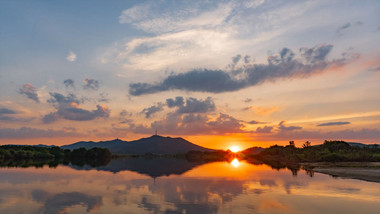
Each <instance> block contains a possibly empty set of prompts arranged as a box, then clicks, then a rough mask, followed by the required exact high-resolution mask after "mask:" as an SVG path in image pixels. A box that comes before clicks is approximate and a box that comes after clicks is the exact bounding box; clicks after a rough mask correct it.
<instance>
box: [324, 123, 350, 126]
mask: <svg viewBox="0 0 380 214" xmlns="http://www.w3.org/2000/svg"><path fill="white" fill-rule="evenodd" d="M347 124H351V123H350V122H329V123H321V124H319V125H318V126H341V125H347Z"/></svg>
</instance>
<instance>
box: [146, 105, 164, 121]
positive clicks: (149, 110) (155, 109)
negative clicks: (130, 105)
mask: <svg viewBox="0 0 380 214" xmlns="http://www.w3.org/2000/svg"><path fill="white" fill-rule="evenodd" d="M162 110H163V104H162V103H157V105H153V106H150V107H148V108H144V109H143V110H142V111H141V113H144V114H145V118H150V116H152V115H153V114H155V113H157V112H159V111H162Z"/></svg>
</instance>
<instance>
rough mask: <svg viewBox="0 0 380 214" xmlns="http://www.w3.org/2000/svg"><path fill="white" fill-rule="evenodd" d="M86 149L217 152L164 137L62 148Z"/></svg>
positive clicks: (181, 139)
mask: <svg viewBox="0 0 380 214" xmlns="http://www.w3.org/2000/svg"><path fill="white" fill-rule="evenodd" d="M81 147H84V148H86V149H91V148H94V147H99V148H107V149H109V150H110V151H111V152H112V154H119V155H125V154H146V153H152V154H181V153H187V152H189V151H191V150H196V151H215V150H214V149H209V148H205V147H202V146H199V145H196V144H194V143H191V142H189V141H187V140H185V139H183V138H181V137H178V138H172V137H163V136H160V135H152V136H151V137H147V138H141V139H138V140H134V141H123V140H121V139H118V138H116V139H114V140H109V141H99V142H94V141H79V142H76V143H73V144H69V145H64V146H61V148H62V149H70V150H73V149H78V148H81Z"/></svg>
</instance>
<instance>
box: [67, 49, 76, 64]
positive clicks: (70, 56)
mask: <svg viewBox="0 0 380 214" xmlns="http://www.w3.org/2000/svg"><path fill="white" fill-rule="evenodd" d="M66 59H67V61H69V62H74V61H75V60H77V55H76V54H75V53H74V52H72V51H70V53H69V55H67V57H66Z"/></svg>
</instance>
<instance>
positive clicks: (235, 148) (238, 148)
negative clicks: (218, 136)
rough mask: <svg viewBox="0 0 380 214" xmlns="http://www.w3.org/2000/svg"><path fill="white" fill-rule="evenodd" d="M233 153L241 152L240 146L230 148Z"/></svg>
mask: <svg viewBox="0 0 380 214" xmlns="http://www.w3.org/2000/svg"><path fill="white" fill-rule="evenodd" d="M230 150H231V152H239V151H240V150H241V148H240V147H239V146H231V147H230Z"/></svg>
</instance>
